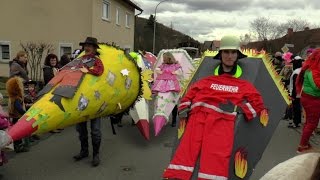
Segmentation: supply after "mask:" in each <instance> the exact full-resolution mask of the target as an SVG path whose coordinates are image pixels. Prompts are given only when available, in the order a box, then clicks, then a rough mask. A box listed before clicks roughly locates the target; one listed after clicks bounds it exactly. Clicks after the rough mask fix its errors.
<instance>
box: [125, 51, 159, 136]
mask: <svg viewBox="0 0 320 180" xmlns="http://www.w3.org/2000/svg"><path fill="white" fill-rule="evenodd" d="M130 55H131V57H132V58H133V59H134V60H135V61H136V62H137V64H138V66H139V67H140V68H141V69H142V73H141V79H142V92H143V94H142V97H141V98H140V99H139V101H137V102H136V104H135V105H134V106H133V108H132V109H131V110H130V111H129V114H130V116H131V118H132V119H133V121H134V123H135V124H136V125H137V127H138V129H139V131H140V133H141V134H142V136H143V137H144V138H145V139H147V140H149V139H150V132H149V129H150V127H149V104H148V101H150V100H152V98H151V89H150V86H149V84H150V82H151V81H152V78H151V76H152V74H153V72H152V71H151V70H150V64H147V62H146V61H145V60H143V57H142V55H141V54H139V53H136V52H130Z"/></svg>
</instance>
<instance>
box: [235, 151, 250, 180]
mask: <svg viewBox="0 0 320 180" xmlns="http://www.w3.org/2000/svg"><path fill="white" fill-rule="evenodd" d="M234 164H235V173H236V176H238V177H239V178H241V179H243V178H244V177H245V176H246V174H247V171H248V161H247V152H246V151H245V150H244V148H240V149H239V150H237V152H236V154H235V158H234Z"/></svg>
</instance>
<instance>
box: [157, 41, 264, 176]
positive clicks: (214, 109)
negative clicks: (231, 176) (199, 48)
mask: <svg viewBox="0 0 320 180" xmlns="http://www.w3.org/2000/svg"><path fill="white" fill-rule="evenodd" d="M239 47H240V42H239V40H238V38H235V37H233V36H225V37H223V38H222V39H221V48H220V51H219V53H218V55H217V56H216V57H217V58H219V59H220V60H221V64H220V65H219V66H218V67H217V68H216V70H215V71H214V75H213V76H209V77H206V78H204V79H201V80H199V81H197V82H196V83H194V84H193V85H192V86H191V88H190V89H189V90H188V91H187V93H186V94H185V96H184V97H183V98H182V99H181V103H180V105H179V116H180V118H188V119H187V126H186V130H185V132H184V134H183V137H182V139H181V141H180V144H179V146H178V148H177V150H176V152H175V155H174V156H173V159H172V160H171V162H170V164H169V166H168V168H167V169H166V170H165V172H164V175H163V177H164V178H169V179H179V180H189V179H190V178H191V176H192V173H193V170H194V167H195V163H196V161H197V159H198V156H199V155H200V154H201V156H200V170H199V173H198V179H201V180H204V179H218V180H227V179H228V173H229V172H228V169H229V160H230V157H231V153H232V148H233V144H234V143H233V140H234V124H235V120H236V116H237V113H238V112H239V111H241V112H242V113H243V114H244V115H245V118H246V119H247V120H248V121H250V120H252V119H253V118H255V117H256V116H259V115H260V112H261V111H262V110H264V109H265V107H264V103H263V100H262V97H261V95H260V93H259V92H258V91H257V90H256V88H255V87H254V86H253V85H252V84H251V83H250V82H248V81H246V80H242V79H239V77H240V76H241V74H242V70H241V67H239V65H238V64H237V60H238V59H240V58H243V57H246V56H245V55H243V54H242V53H241V51H240V50H239ZM236 109H238V110H236Z"/></svg>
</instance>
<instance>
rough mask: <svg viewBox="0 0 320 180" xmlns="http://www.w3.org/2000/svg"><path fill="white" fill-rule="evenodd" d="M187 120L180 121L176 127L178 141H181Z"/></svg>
mask: <svg viewBox="0 0 320 180" xmlns="http://www.w3.org/2000/svg"><path fill="white" fill-rule="evenodd" d="M186 121H187V119H180V121H179V127H178V139H181V137H182V135H183V133H184V131H185V129H186V125H187V122H186Z"/></svg>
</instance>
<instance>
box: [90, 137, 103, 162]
mask: <svg viewBox="0 0 320 180" xmlns="http://www.w3.org/2000/svg"><path fill="white" fill-rule="evenodd" d="M100 144H101V139H100V137H96V136H94V138H93V139H92V149H93V158H92V162H91V164H92V166H93V167H96V166H98V165H99V164H100V158H99V150H100Z"/></svg>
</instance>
